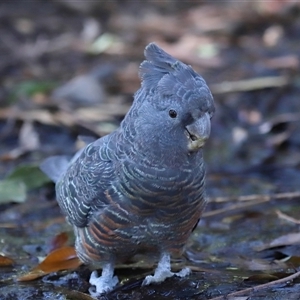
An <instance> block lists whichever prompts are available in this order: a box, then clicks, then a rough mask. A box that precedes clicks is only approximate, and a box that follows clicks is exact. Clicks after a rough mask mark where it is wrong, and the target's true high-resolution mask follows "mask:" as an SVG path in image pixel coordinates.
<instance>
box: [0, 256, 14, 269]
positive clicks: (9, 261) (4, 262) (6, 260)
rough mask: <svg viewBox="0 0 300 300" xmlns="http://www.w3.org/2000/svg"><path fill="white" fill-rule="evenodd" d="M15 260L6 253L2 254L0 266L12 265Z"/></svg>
mask: <svg viewBox="0 0 300 300" xmlns="http://www.w3.org/2000/svg"><path fill="white" fill-rule="evenodd" d="M14 263H15V262H14V260H13V259H11V258H9V257H7V256H4V255H0V267H10V266H12V265H14Z"/></svg>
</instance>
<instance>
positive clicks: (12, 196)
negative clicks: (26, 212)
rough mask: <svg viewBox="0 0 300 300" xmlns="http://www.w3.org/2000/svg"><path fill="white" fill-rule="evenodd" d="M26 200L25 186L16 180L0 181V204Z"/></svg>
mask: <svg viewBox="0 0 300 300" xmlns="http://www.w3.org/2000/svg"><path fill="white" fill-rule="evenodd" d="M25 200H26V186H25V184H24V183H23V182H20V181H18V180H11V179H4V180H2V181H0V203H1V204H4V203H9V202H12V201H14V202H20V203H21V202H24V201H25Z"/></svg>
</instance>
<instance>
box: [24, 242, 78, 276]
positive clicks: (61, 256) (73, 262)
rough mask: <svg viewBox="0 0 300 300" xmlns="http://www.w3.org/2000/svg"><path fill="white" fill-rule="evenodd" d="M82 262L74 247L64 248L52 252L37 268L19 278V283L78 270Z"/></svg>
mask: <svg viewBox="0 0 300 300" xmlns="http://www.w3.org/2000/svg"><path fill="white" fill-rule="evenodd" d="M81 264H82V262H81V261H80V260H79V258H78V257H77V255H76V251H75V248H74V247H62V248H59V249H57V250H54V251H52V252H51V253H50V254H49V255H48V256H47V257H46V258H45V259H44V260H43V261H42V262H41V263H40V264H39V265H38V266H37V267H35V268H34V269H32V270H31V271H29V272H28V273H27V274H25V275H22V276H20V277H19V278H18V281H31V280H35V279H37V278H39V277H42V276H45V275H47V274H49V273H52V272H57V271H61V270H70V269H76V268H78V267H79V266H80V265H81Z"/></svg>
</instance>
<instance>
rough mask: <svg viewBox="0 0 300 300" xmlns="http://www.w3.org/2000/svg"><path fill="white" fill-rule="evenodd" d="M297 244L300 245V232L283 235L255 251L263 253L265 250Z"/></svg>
mask: <svg viewBox="0 0 300 300" xmlns="http://www.w3.org/2000/svg"><path fill="white" fill-rule="evenodd" d="M295 244H300V232H298V233H289V234H286V235H282V236H280V237H278V238H276V239H274V240H273V241H271V242H270V243H265V244H264V245H262V246H259V247H256V248H255V250H256V251H263V250H266V249H270V248H275V247H281V246H288V245H295Z"/></svg>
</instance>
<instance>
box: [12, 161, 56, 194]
mask: <svg viewBox="0 0 300 300" xmlns="http://www.w3.org/2000/svg"><path fill="white" fill-rule="evenodd" d="M7 179H9V180H14V181H19V182H21V183H23V184H24V185H25V187H26V189H27V190H31V189H35V188H38V187H41V186H43V185H44V184H45V183H48V182H51V180H50V179H49V178H48V177H47V176H46V175H45V174H44V173H43V172H42V171H41V170H40V169H39V166H38V165H36V164H26V165H21V166H19V167H17V168H16V169H15V170H14V171H13V172H12V173H11V174H10V175H9V176H8V177H7Z"/></svg>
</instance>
